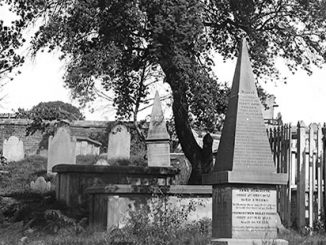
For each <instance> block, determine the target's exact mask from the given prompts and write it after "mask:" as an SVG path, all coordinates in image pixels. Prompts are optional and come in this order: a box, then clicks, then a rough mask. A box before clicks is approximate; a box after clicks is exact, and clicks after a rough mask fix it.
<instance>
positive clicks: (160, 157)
mask: <svg viewBox="0 0 326 245" xmlns="http://www.w3.org/2000/svg"><path fill="white" fill-rule="evenodd" d="M146 145H147V158H148V166H150V167H170V166H171V162H170V135H169V134H168V131H167V129H166V124H165V119H164V114H163V110H162V106H161V102H160V96H159V94H158V92H157V91H156V93H155V98H154V104H153V109H152V114H151V121H150V123H149V129H148V135H147V138H146Z"/></svg>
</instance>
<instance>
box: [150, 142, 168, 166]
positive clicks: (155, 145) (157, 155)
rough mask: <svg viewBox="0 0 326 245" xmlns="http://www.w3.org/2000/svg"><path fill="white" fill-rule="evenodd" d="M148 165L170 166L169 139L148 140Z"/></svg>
mask: <svg viewBox="0 0 326 245" xmlns="http://www.w3.org/2000/svg"><path fill="white" fill-rule="evenodd" d="M146 145H147V158H148V167H170V166H171V162H170V144H169V141H146Z"/></svg>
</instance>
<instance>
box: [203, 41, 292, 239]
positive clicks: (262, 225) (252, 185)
mask: <svg viewBox="0 0 326 245" xmlns="http://www.w3.org/2000/svg"><path fill="white" fill-rule="evenodd" d="M203 182H204V183H207V184H208V183H209V184H212V185H213V222H212V225H213V227H212V236H213V239H212V244H244V245H246V244H248V245H249V244H265V243H266V244H267V243H268V244H269V243H271V244H287V241H285V240H280V239H277V222H276V221H277V220H276V217H277V216H276V215H277V203H276V185H280V184H285V183H286V182H287V175H286V174H278V173H276V169H275V167H274V162H273V158H272V153H271V149H270V145H269V142H268V138H267V134H266V129H265V126H264V121H263V116H262V111H261V106H260V101H259V98H258V95H257V89H256V86H255V80H254V76H253V72H252V68H251V65H250V61H249V54H248V50H247V46H246V42H245V41H243V42H242V45H241V49H240V54H239V57H238V61H237V66H236V70H235V75H234V78H233V84H232V89H231V94H230V98H229V104H228V109H227V115H226V119H225V122H224V127H223V130H222V136H221V141H220V145H219V148H218V152H217V156H216V163H215V166H214V171H213V172H212V173H211V174H207V175H204V176H203Z"/></svg>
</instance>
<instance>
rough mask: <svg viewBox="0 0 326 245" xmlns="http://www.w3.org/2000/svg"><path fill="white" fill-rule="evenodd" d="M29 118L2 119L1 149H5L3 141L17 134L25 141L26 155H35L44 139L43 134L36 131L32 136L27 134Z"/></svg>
mask: <svg viewBox="0 0 326 245" xmlns="http://www.w3.org/2000/svg"><path fill="white" fill-rule="evenodd" d="M27 125H28V120H26V119H2V120H0V149H1V151H2V149H3V142H4V140H5V139H8V138H9V137H10V136H17V137H18V138H19V139H21V140H22V141H23V143H24V149H25V154H26V155H34V154H35V153H36V152H37V150H38V149H39V144H40V142H41V140H42V137H43V136H42V134H41V133H40V132H36V133H35V134H33V135H31V136H26V127H27Z"/></svg>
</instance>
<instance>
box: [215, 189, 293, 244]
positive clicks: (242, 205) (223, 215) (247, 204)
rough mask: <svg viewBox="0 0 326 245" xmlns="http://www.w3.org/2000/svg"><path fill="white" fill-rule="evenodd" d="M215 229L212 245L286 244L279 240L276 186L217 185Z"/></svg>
mask: <svg viewBox="0 0 326 245" xmlns="http://www.w3.org/2000/svg"><path fill="white" fill-rule="evenodd" d="M212 225H213V229H212V230H213V234H212V237H213V239H212V242H214V243H213V244H239V245H240V244H248V245H249V244H250V245H254V244H255V245H256V244H257V245H258V244H287V242H286V241H284V240H279V239H277V203H276V188H275V185H258V186H257V185H255V186H253V185H214V186H213V224H212ZM269 242H271V243H269ZM275 242H277V243H275Z"/></svg>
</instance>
